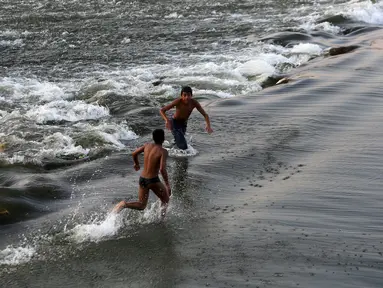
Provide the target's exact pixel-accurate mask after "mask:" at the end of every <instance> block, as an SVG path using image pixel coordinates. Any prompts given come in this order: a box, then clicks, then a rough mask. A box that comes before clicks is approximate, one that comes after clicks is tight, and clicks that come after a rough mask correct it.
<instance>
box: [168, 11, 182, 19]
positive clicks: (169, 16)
mask: <svg viewBox="0 0 383 288" xmlns="http://www.w3.org/2000/svg"><path fill="white" fill-rule="evenodd" d="M181 17H182V15H181V14H180V15H178V13H177V12H173V13H170V14H169V15H166V16H165V17H164V18H165V19H166V18H181Z"/></svg>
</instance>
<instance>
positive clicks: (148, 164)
mask: <svg viewBox="0 0 383 288" xmlns="http://www.w3.org/2000/svg"><path fill="white" fill-rule="evenodd" d="M167 153H168V151H166V149H164V148H162V147H161V146H159V145H156V144H152V143H149V144H146V145H145V148H144V169H143V171H142V173H141V176H142V177H145V178H154V177H157V176H158V171H159V170H160V167H161V161H164V160H165V161H166V159H164V158H166V157H167Z"/></svg>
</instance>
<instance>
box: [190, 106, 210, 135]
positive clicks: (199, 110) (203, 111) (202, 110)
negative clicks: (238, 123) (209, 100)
mask: <svg viewBox="0 0 383 288" xmlns="http://www.w3.org/2000/svg"><path fill="white" fill-rule="evenodd" d="M194 105H195V108H197V110H198V112H199V113H201V114H202V116H203V117H205V121H206V131H207V133H209V134H210V133H212V132H213V129H211V127H210V118H209V115H207V113H206V112H205V110H204V109H203V108H202V106H201V104H199V102H198V101H197V100H194Z"/></svg>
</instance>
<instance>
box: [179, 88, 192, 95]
mask: <svg viewBox="0 0 383 288" xmlns="http://www.w3.org/2000/svg"><path fill="white" fill-rule="evenodd" d="M183 92H186V93H190V95H193V90H192V88H190V87H189V86H184V87H182V89H181V94H182V93H183Z"/></svg>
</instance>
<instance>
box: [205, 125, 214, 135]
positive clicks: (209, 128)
mask: <svg viewBox="0 0 383 288" xmlns="http://www.w3.org/2000/svg"><path fill="white" fill-rule="evenodd" d="M206 132H207V133H209V134H211V133H213V129H211V127H210V126H209V125H206Z"/></svg>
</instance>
